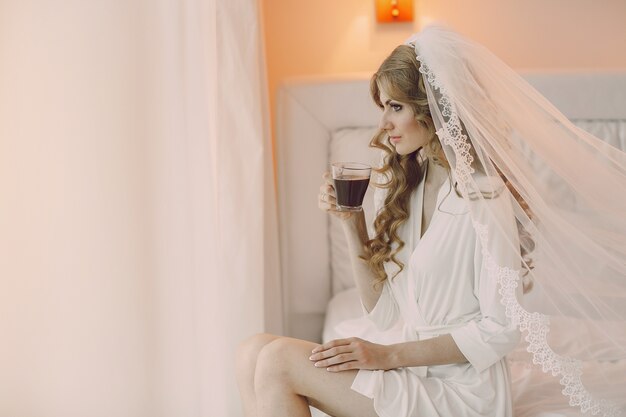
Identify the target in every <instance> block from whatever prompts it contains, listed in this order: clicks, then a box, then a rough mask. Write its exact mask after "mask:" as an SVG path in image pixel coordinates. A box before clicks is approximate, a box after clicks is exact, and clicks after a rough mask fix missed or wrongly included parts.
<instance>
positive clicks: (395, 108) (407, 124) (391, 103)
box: [378, 88, 430, 155]
mask: <svg viewBox="0 0 626 417" xmlns="http://www.w3.org/2000/svg"><path fill="white" fill-rule="evenodd" d="M379 91H380V102H381V103H382V105H383V114H382V116H381V117H380V123H379V126H378V127H379V128H380V129H382V130H384V131H386V132H387V134H388V135H389V143H390V144H391V145H392V146H393V147H395V148H396V152H397V153H398V154H400V155H408V154H410V153H411V152H415V151H416V150H418V149H419V148H421V147H423V146H425V145H426V144H427V143H428V141H429V140H430V133H429V131H428V128H427V127H426V125H425V124H424V123H422V122H419V121H417V120H416V119H415V113H414V112H413V108H412V107H411V105H409V104H406V103H402V102H400V101H397V100H392V99H391V98H390V97H389V95H388V94H387V92H386V91H385V90H384V89H383V88H379Z"/></svg>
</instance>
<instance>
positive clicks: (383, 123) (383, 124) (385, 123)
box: [378, 113, 392, 130]
mask: <svg viewBox="0 0 626 417" xmlns="http://www.w3.org/2000/svg"><path fill="white" fill-rule="evenodd" d="M378 128H379V129H381V130H391V128H392V125H391V122H389V119H387V115H386V114H385V113H383V114H382V116H380V120H379V122H378Z"/></svg>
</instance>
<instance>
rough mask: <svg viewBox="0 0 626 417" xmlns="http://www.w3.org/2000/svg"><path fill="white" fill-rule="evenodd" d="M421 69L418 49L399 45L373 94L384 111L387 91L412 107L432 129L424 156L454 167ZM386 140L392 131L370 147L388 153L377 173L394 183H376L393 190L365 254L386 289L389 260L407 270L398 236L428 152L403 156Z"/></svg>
mask: <svg viewBox="0 0 626 417" xmlns="http://www.w3.org/2000/svg"><path fill="white" fill-rule="evenodd" d="M419 67H420V64H419V61H418V60H417V58H416V56H415V51H414V49H413V48H412V47H410V46H407V45H400V46H398V47H397V48H396V49H394V51H393V52H392V53H391V54H390V55H389V57H387V59H385V60H384V61H383V63H382V64H381V65H380V68H379V69H378V71H376V73H375V74H374V75H373V76H372V78H371V80H370V94H371V96H372V99H373V100H374V102H375V103H376V104H377V105H378V106H379V107H381V108H382V107H383V104H382V102H381V100H380V91H381V89H383V90H384V91H385V93H387V95H389V97H391V98H393V99H394V100H397V101H400V102H402V103H405V104H407V105H409V106H410V107H411V108H412V110H413V114H414V115H415V119H416V120H417V121H418V122H419V123H422V124H423V125H424V126H425V127H426V128H427V130H428V133H429V135H430V140H429V141H428V145H426V148H427V149H424V154H425V155H427V156H430V157H431V158H432V159H434V160H436V161H439V163H441V164H443V165H444V166H446V167H448V168H449V165H448V164H447V161H446V159H445V156H444V155H443V150H442V149H441V145H440V144H439V140H438V139H437V136H436V135H435V125H434V123H433V120H432V118H431V116H430V110H429V108H428V98H427V96H426V87H425V85H424V79H423V78H422V74H421V73H420V72H419ZM386 137H387V133H386V132H385V131H384V130H382V129H380V130H379V131H378V132H377V133H376V135H374V137H373V139H372V140H371V142H370V146H372V147H374V148H378V149H381V150H383V151H384V153H385V158H384V164H383V166H382V167H381V168H379V169H377V170H376V171H377V172H378V173H379V174H382V176H383V177H385V178H387V179H388V181H387V182H386V183H384V184H376V185H377V186H378V187H382V188H386V189H388V190H389V191H388V192H387V196H386V198H385V203H384V206H383V208H382V209H381V211H380V212H379V213H378V215H377V216H376V219H375V220H374V237H373V238H372V239H370V240H369V241H368V242H367V244H366V251H365V256H364V259H365V260H366V261H367V263H368V265H369V267H370V269H371V270H372V271H373V272H374V274H375V276H376V282H375V285H380V284H382V283H383V282H384V281H385V280H386V279H387V274H386V272H385V268H384V264H385V262H389V261H392V262H394V263H395V264H396V265H398V267H399V268H400V269H399V271H401V270H402V269H403V268H404V264H403V263H402V262H400V261H399V260H398V259H397V258H396V254H397V253H398V252H399V251H400V250H401V249H402V248H403V247H404V242H403V241H402V240H401V239H400V236H399V234H398V232H399V229H400V227H401V226H402V224H404V223H405V222H406V221H407V219H408V218H409V214H410V197H411V194H412V193H413V191H415V189H416V188H417V186H418V184H419V183H420V181H422V180H423V176H424V174H423V169H422V164H421V163H420V160H421V158H418V155H419V153H420V151H422V149H421V148H420V149H417V150H416V151H414V152H412V153H410V154H407V155H400V154H398V153H397V152H396V150H395V148H393V147H392V146H389V144H388V143H387V142H386ZM394 246H395V247H394ZM392 278H393V277H392Z"/></svg>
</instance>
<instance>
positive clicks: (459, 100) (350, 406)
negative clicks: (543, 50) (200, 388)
mask: <svg viewBox="0 0 626 417" xmlns="http://www.w3.org/2000/svg"><path fill="white" fill-rule="evenodd" d="M370 87H371V88H370V90H371V96H372V99H373V100H374V102H375V103H376V104H377V105H378V106H379V107H380V109H381V116H380V122H379V132H378V134H377V135H375V137H374V138H373V139H372V141H371V144H370V145H371V146H373V147H376V148H379V149H380V150H381V152H382V154H383V163H382V166H381V167H380V168H379V169H378V172H379V176H378V181H377V184H376V185H377V191H376V196H375V200H376V202H377V204H376V218H375V221H374V235H373V236H368V234H367V228H366V226H365V217H364V214H363V212H341V211H337V210H336V208H335V203H336V194H335V190H334V187H333V184H332V181H331V180H330V179H329V177H328V175H327V174H325V175H324V184H323V185H322V187H321V188H320V194H319V207H320V209H322V210H324V211H327V212H328V213H330V214H331V215H333V216H337V217H338V218H339V219H341V223H342V225H343V229H344V231H345V234H346V237H347V241H348V247H349V253H350V257H351V261H352V265H353V270H354V277H355V281H356V286H357V288H358V290H359V294H360V298H361V301H362V304H363V309H364V314H365V315H366V316H367V317H368V318H369V319H370V320H372V321H373V322H374V323H375V324H376V326H377V328H378V329H379V330H380V331H381V332H383V331H384V330H386V329H388V328H390V327H391V326H392V325H394V324H395V323H396V322H398V321H400V322H401V323H403V332H402V334H403V341H402V342H401V343H397V342H395V343H392V342H391V341H390V343H388V344H377V343H372V342H369V341H367V340H362V339H359V338H346V339H339V340H333V341H330V342H328V343H325V344H323V345H318V344H315V343H312V342H308V341H303V340H297V339H291V338H286V337H280V336H274V335H269V334H260V335H255V336H253V337H251V338H250V339H248V340H246V341H245V342H243V343H242V344H241V345H240V348H239V351H238V355H237V356H238V362H237V379H238V383H239V388H240V393H241V398H242V402H243V406H244V411H245V413H246V416H259V417H261V416H310V411H309V405H312V406H314V407H316V408H319V409H320V410H322V411H324V412H326V413H327V414H329V415H332V416H359V417H360V416H384V417H400V416H452V415H454V416H512V415H513V404H512V400H511V382H510V376H509V370H508V367H507V364H506V360H505V355H507V354H508V353H509V352H511V351H512V350H513V348H514V347H515V346H516V345H517V344H518V343H519V342H520V339H521V335H522V332H525V337H524V338H523V339H524V340H525V342H527V343H528V351H529V352H530V353H531V354H532V355H529V357H530V359H529V360H531V361H532V363H534V364H537V365H539V366H542V367H543V369H544V370H546V371H550V372H552V374H553V375H555V376H556V377H557V378H558V379H559V381H560V383H561V384H562V385H563V386H564V389H563V393H564V395H566V396H567V397H568V399H569V403H570V405H572V406H575V407H579V408H580V409H581V410H582V411H588V410H591V412H592V413H594V414H599V413H601V414H602V415H605V416H610V415H617V413H618V412H619V410H620V408H621V407H623V406H624V405H623V404H620V403H619V400H620V399H619V398H604V397H603V393H604V392H605V389H604V387H605V385H602V384H603V383H604V384H609V385H610V384H611V381H610V380H604V381H603V378H595V379H593V378H591V379H590V378H587V377H581V375H582V361H581V358H577V357H573V356H571V355H568V352H565V351H563V352H561V351H559V352H555V351H554V350H553V349H552V348H551V347H550V345H549V344H548V338H547V334H548V332H549V330H550V328H551V327H550V326H551V325H552V326H554V325H555V324H554V323H553V324H551V321H550V315H551V314H552V315H553V314H575V316H576V317H577V318H580V319H581V320H586V321H587V322H589V323H591V325H593V326H595V327H597V330H600V331H599V332H598V334H601V335H603V336H602V338H603V340H602V341H603V342H604V343H605V345H606V344H609V345H611V344H613V345H617V339H616V338H615V337H614V335H612V334H611V333H610V332H608V331H602V330H604V329H603V323H604V322H605V321H606V322H609V321H611V322H615V321H621V322H623V323H626V311H625V309H623V308H621V307H619V306H616V305H614V304H610V303H607V302H606V294H607V291H608V293H613V294H614V293H616V292H619V294H624V293H625V291H626V278H625V277H626V240H625V238H624V236H626V216H625V215H624V213H626V181H624V179H625V178H626V155H625V154H624V153H621V152H619V151H617V150H615V149H610V148H607V147H604V146H602V144H601V143H600V141H599V140H598V139H597V138H595V137H593V136H591V135H588V134H586V133H584V132H582V131H580V130H579V129H577V128H575V127H574V126H572V125H571V124H570V123H569V122H568V121H567V119H566V118H565V117H564V116H563V115H561V114H560V113H559V112H558V111H557V110H555V109H554V108H553V107H552V106H551V105H550V103H548V102H547V101H546V100H545V99H544V98H543V97H541V96H540V95H539V94H538V93H537V92H536V91H534V90H533V89H532V88H531V87H530V86H528V85H527V84H526V83H525V82H524V81H523V80H522V79H521V78H520V77H518V76H517V75H516V74H515V73H514V72H513V71H512V70H511V69H510V68H508V67H506V65H504V64H503V63H502V62H500V61H499V60H498V59H497V58H495V57H494V56H493V55H492V54H490V53H489V52H488V51H487V50H485V49H484V48H483V47H481V46H480V45H477V44H475V43H473V42H472V41H470V40H468V39H465V38H463V37H462V36H460V35H459V34H457V33H455V32H453V31H451V30H449V29H447V28H444V27H439V26H431V27H428V28H426V29H425V30H423V31H422V32H420V33H418V34H416V35H414V36H413V37H411V38H410V39H409V40H408V41H407V43H406V44H405V45H401V46H399V47H397V48H396V49H395V50H394V51H393V52H392V53H391V54H390V55H389V57H388V58H387V59H386V60H385V61H384V62H383V63H382V64H381V66H380V68H379V69H378V71H377V72H376V73H375V74H374V75H373V76H372V79H371V84H370ZM564 153H565V155H564ZM583 166H584V167H585V171H584V174H585V175H584V176H582V175H581V172H582V171H581V167H583ZM547 171H549V172H550V173H552V174H553V176H554V177H555V180H554V181H552V182H551V183H550V184H549V185H550V187H556V188H558V189H559V191H560V193H559V196H563V195H566V196H567V197H568V198H562V197H560V198H556V197H555V196H554V193H553V191H552V189H551V188H548V186H547V185H546V184H544V183H542V181H541V177H540V173H542V172H547ZM533 287H535V289H534V291H540V292H541V294H542V296H543V297H544V298H545V300H547V301H546V311H527V310H525V309H524V307H523V304H524V303H523V297H524V296H523V294H524V293H526V292H528V291H531V290H533V289H532V288H533ZM573 287H575V288H576V289H577V290H578V292H577V293H578V294H583V296H582V297H581V296H576V295H572V291H571V289H572V288H573ZM548 307H549V308H548ZM572 312H574V313H572ZM598 319H601V320H598ZM571 331H573V332H576V331H581V334H580V337H581V340H582V339H583V338H584V337H585V334H584V333H582V332H583V330H580V329H571ZM618 348H619V349H621V350H622V352H624V353H625V354H626V350H625V348H624V347H623V346H621V347H618ZM591 350H592V348H591V347H590V348H589V351H590V353H593V354H597V355H601V354H602V352H601V351H598V352H591ZM597 355H596V356H594V357H596V358H597V357H598V356H597ZM595 371H598V372H599V371H600V370H591V371H590V372H591V373H593V372H595ZM586 372H587V371H586ZM596 381H603V383H600V382H596Z"/></svg>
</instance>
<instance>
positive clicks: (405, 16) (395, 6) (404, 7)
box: [376, 0, 413, 23]
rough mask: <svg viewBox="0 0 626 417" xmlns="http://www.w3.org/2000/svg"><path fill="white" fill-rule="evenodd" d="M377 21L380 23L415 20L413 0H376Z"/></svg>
mask: <svg viewBox="0 0 626 417" xmlns="http://www.w3.org/2000/svg"><path fill="white" fill-rule="evenodd" d="M376 21H377V22H379V23H392V22H411V21H413V0H376Z"/></svg>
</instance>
